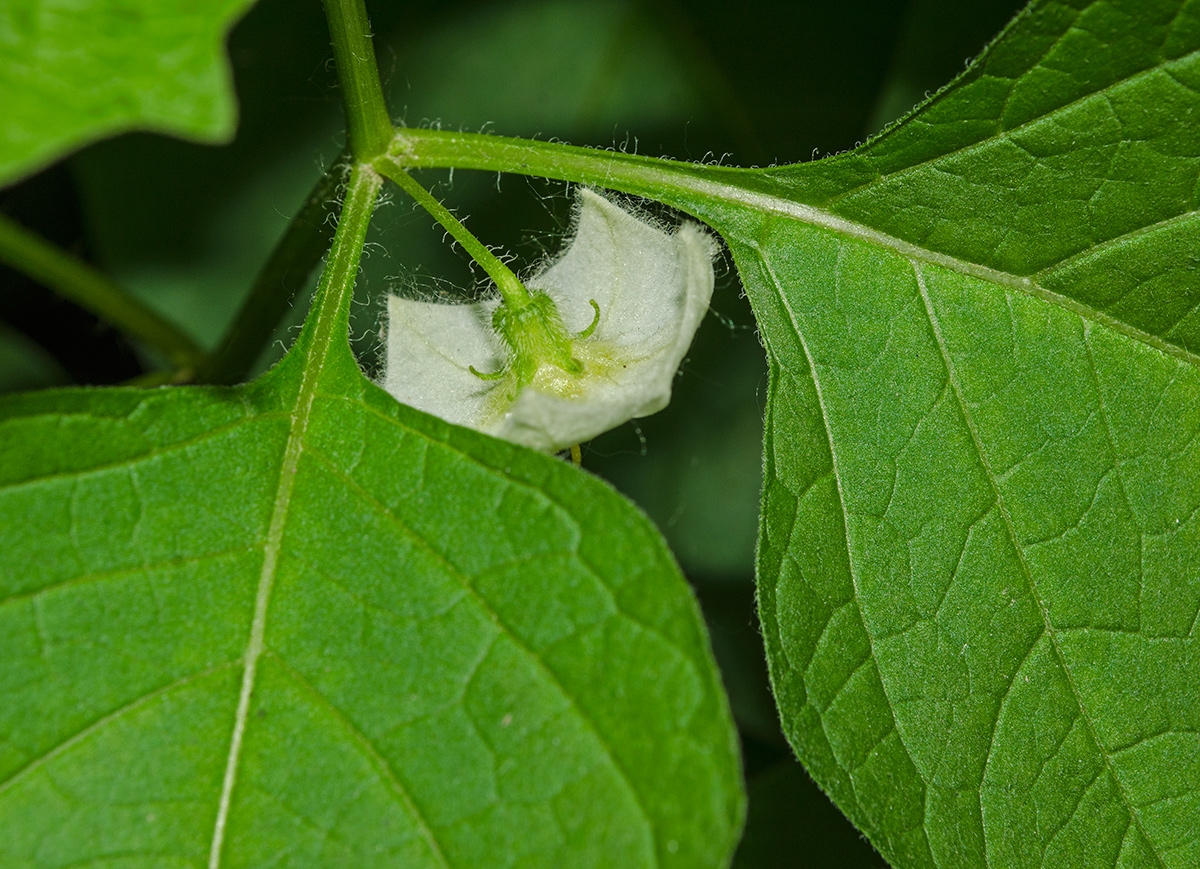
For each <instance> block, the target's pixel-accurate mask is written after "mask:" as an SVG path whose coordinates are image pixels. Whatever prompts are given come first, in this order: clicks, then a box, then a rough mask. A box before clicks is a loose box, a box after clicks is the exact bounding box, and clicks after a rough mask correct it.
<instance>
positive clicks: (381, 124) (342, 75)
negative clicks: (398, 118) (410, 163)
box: [323, 0, 392, 162]
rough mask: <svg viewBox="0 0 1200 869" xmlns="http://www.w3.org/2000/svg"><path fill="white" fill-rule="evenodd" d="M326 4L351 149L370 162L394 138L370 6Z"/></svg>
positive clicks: (339, 0) (356, 1)
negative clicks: (373, 35) (372, 38)
mask: <svg viewBox="0 0 1200 869" xmlns="http://www.w3.org/2000/svg"><path fill="white" fill-rule="evenodd" d="M323 5H324V6H325V18H326V19H327V20H328V22H329V35H330V37H331V39H332V42H333V56H334V58H335V59H336V61H337V72H338V80H339V81H340V82H341V84H342V101H343V103H344V104H345V107H346V126H347V127H348V128H349V136H350V151H351V153H352V154H353V155H354V158H355V159H356V160H360V161H363V162H366V161H369V160H372V159H374V158H375V157H377V156H379V155H380V154H382V153H384V151H386V150H387V146H388V142H389V141H390V140H391V138H392V122H391V120H390V119H389V117H388V112H387V106H386V105H385V104H384V101H383V89H382V88H381V87H380V84H379V68H378V66H376V63H375V48H374V46H373V45H372V44H371V25H370V22H369V21H367V10H366V8H365V7H364V6H363V0H323Z"/></svg>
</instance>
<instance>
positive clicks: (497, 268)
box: [375, 158, 532, 310]
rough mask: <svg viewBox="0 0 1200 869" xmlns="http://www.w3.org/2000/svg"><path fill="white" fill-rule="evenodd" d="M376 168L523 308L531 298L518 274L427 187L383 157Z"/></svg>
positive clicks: (511, 301)
mask: <svg viewBox="0 0 1200 869" xmlns="http://www.w3.org/2000/svg"><path fill="white" fill-rule="evenodd" d="M375 162H376V169H377V170H378V171H379V173H380V174H381V175H383V176H384V177H385V178H387V179H389V180H391V181H394V182H395V183H396V185H397V186H399V187H400V188H401V189H402V190H403V191H404V192H405V193H407V194H408V195H409V196H411V197H412V198H413V199H415V200H416V201H417V204H418V205H420V206H421V207H422V208H424V209H425V210H426V211H428V212H429V214H430V215H431V216H432V217H433V219H434V220H436V221H437V222H438V223H440V224H441V225H442V226H443V227H444V228H445V230H446V232H448V233H450V235H451V237H452V238H453V239H454V240H455V241H457V242H458V243H459V244H461V245H462V246H463V250H465V251H466V252H467V253H468V254H470V256H471V259H473V260H475V262H477V263H479V265H480V266H482V267H483V270H484V271H485V272H487V275H488V277H490V278H491V279H492V280H493V281H495V283H496V288H497V289H499V290H500V296H501V298H503V299H504V304H505V305H507V306H509V307H510V308H512V309H513V310H519V309H521V308H524V307H525V306H526V305H528V304H529V302H530V301H531V298H532V297H531V296H530V295H529V290H527V289H526V288H525V285H524V284H523V283H521V280H520V278H518V277H517V276H516V275H515V274H513V271H512V269H510V268H509V267H508V266H506V265H505V264H504V263H503V262H501V261H500V258H499V257H497V256H496V255H495V254H494V253H492V252H491V250H490V249H489V248H488V247H487V245H485V244H484V243H483V242H481V241H480V240H479V239H477V238H476V237H475V236H474V235H473V234H472V233H471V231H470V230H469V229H467V228H466V227H465V226H463V224H462V222H461V221H459V219H458V218H457V217H455V216H454V215H453V214H451V213H450V211H449V210H448V209H447V208H446V206H444V205H442V203H440V202H438V201H437V199H435V198H434V197H433V196H432V195H431V194H430V193H429V191H428V190H426V189H425V188H424V187H422V186H421V185H420V184H418V183H417V181H416V179H414V178H413V177H412V176H411V175H409V174H408V173H407V172H406V171H404V168H403V167H401V166H399V165H398V164H397V163H396V162H395V161H393V160H390V159H387V158H384V159H381V160H376V161H375Z"/></svg>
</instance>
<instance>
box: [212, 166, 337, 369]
mask: <svg viewBox="0 0 1200 869" xmlns="http://www.w3.org/2000/svg"><path fill="white" fill-rule="evenodd" d="M345 177H346V164H345V155H343V156H342V157H339V158H338V159H337V160H335V161H334V163H333V165H332V166H330V167H329V169H327V170H326V171H325V174H324V175H322V176H321V178H320V180H319V181H317V184H316V186H315V187H314V188H313V189H312V192H311V193H309V194H308V198H307V199H306V200H305V202H304V204H303V205H302V206H300V210H299V211H298V212H297V213H296V216H295V217H294V218H292V221H291V223H289V224H288V228H287V230H286V231H285V232H284V234H283V237H282V238H281V239H280V240H279V242H278V243H277V244H276V245H275V249H274V250H273V251H271V256H270V258H269V259H268V260H267V262H266V263H265V264H264V265H263V267H262V270H261V271H259V273H258V276H257V277H256V278H255V280H254V286H253V287H252V288H251V289H250V294H249V295H248V296H247V297H246V300H245V301H244V302H243V303H242V307H241V309H240V310H239V311H238V313H237V316H236V317H235V318H234V320H233V324H232V325H231V326H230V327H229V329H228V330H227V331H226V332H225V337H224V338H223V339H222V341H221V345H220V346H219V347H218V348H217V349H216V350H215V351H214V352H213V354H212V355H211V356H210V357H209V358H208V359H206V360H205V361H204V362H203V363H202V364H201V365H200V366H199V368H198V369H197V371H196V377H195V380H196V381H197V382H200V383H222V384H231V383H237V382H238V381H240V380H242V379H244V378H245V377H246V375H247V373H249V370H250V367H251V366H252V365H253V364H254V361H255V360H256V359H257V358H258V356H259V354H260V353H261V352H262V348H263V347H264V346H265V345H266V343H267V342H268V341H269V340H270V339H271V335H272V333H273V332H274V331H275V328H276V327H277V326H278V325H279V321H280V320H282V319H283V316H284V315H285V314H286V313H287V311H288V309H289V307H290V306H291V304H292V301H293V300H294V299H295V297H296V294H297V293H298V292H299V291H300V288H301V287H303V286H304V284H305V282H306V281H307V280H308V276H309V275H310V274H311V273H312V270H313V269H314V268H316V266H317V263H319V262H320V261H321V256H322V255H323V254H324V253H325V251H326V250H328V249H329V244H330V242H331V241H332V240H333V231H334V227H333V222H332V221H331V220H327V219H326V218H327V217H328V215H329V204H330V202H332V201H333V200H334V199H335V198H336V197H337V194H338V185H339V184H341V183H342V181H343V180H344V179H345Z"/></svg>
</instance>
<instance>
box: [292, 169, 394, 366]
mask: <svg viewBox="0 0 1200 869" xmlns="http://www.w3.org/2000/svg"><path fill="white" fill-rule="evenodd" d="M382 186H383V179H382V178H380V177H379V174H378V173H377V172H376V171H375V170H374V169H373V168H372V167H371V166H370V165H369V164H366V163H356V164H354V166H353V167H352V168H351V170H350V180H349V182H348V183H347V186H346V198H345V199H344V200H343V202H342V213H341V214H340V215H338V223H337V232H336V233H335V234H334V237H333V246H332V247H331V248H330V249H329V257H328V258H327V259H326V260H325V269H324V270H323V271H322V272H321V281H320V283H319V284H318V285H317V295H316V298H315V299H314V301H313V311H312V312H311V313H310V314H309V317H308V322H306V323H305V328H304V333H302V334H301V337H300V340H299V341H297V344H307V347H306V348H305V350H304V352H306V353H307V355H308V358H309V363H310V365H311V364H316V365H321V364H324V361H325V359H326V357H327V356H328V353H329V349H330V347H331V346H333V341H334V340H335V338H336V337H337V336H341V341H342V344H343V345H344V346H345V348H346V352H347V353H349V352H350V345H349V343H348V340H347V335H348V334H349V330H350V299H351V296H353V294H354V281H355V278H357V277H358V266H359V263H360V261H361V260H362V252H363V242H364V241H365V239H366V237H367V226H368V225H369V224H370V222H371V214H372V213H373V212H374V210H375V200H376V198H377V197H378V195H379V188H380V187H382Z"/></svg>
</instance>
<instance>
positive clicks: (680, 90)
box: [0, 0, 1020, 867]
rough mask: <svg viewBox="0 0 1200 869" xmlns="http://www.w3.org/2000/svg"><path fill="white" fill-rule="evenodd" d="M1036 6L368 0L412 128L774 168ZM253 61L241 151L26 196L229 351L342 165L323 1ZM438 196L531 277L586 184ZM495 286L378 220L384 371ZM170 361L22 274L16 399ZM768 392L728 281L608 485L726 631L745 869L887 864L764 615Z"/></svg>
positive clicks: (264, 39)
mask: <svg viewBox="0 0 1200 869" xmlns="http://www.w3.org/2000/svg"><path fill="white" fill-rule="evenodd" d="M1019 5H1020V4H1018V3H1017V2H1016V0H975V2H972V0H910V2H898V0H841V2H836V3H831V2H829V0H803V2H797V0H791V2H765V0H742V2H739V3H736V4H730V3H729V2H727V0H700V2H684V0H674V2H672V0H661V2H652V0H505V2H499V0H493V2H479V0H475V2H469V0H459V2H447V0H437V2H432V0H428V2H410V3H395V2H391V3H389V2H371V0H368V11H369V12H370V14H371V17H372V23H373V25H374V28H375V32H376V36H377V39H376V47H377V54H378V59H379V64H380V68H381V70H382V72H383V75H384V79H385V93H386V95H387V97H388V100H389V103H390V108H391V111H392V113H393V115H394V116H396V117H398V118H400V119H402V120H403V121H404V122H405V123H407V124H410V125H413V126H429V125H434V126H441V127H443V128H447V129H464V130H471V131H480V130H485V129H486V130H489V131H493V132H496V133H501V134H504V135H515V136H533V137H539V138H553V139H557V140H563V141H567V142H571V143H573V144H581V145H595V146H599V147H608V148H618V149H622V150H628V151H636V152H638V153H641V154H647V155H653V156H659V155H661V156H668V157H673V158H678V159H687V160H703V161H719V162H722V163H725V164H729V165H746V166H749V165H759V166H762V165H769V164H776V163H790V162H800V161H806V160H810V159H813V158H814V157H816V156H820V155H827V154H832V153H836V152H839V151H843V150H847V149H850V148H853V147H854V146H855V145H856V144H857V143H859V142H861V141H863V140H864V139H866V138H867V137H868V136H870V135H872V134H874V133H876V132H878V131H879V130H880V129H881V128H883V127H884V126H885V125H886V124H888V123H890V122H892V121H894V120H896V119H897V118H899V117H901V116H903V115H904V114H905V113H906V112H908V111H909V110H910V109H911V108H912V107H913V106H914V105H915V104H916V103H918V102H920V101H921V100H922V99H923V98H924V97H925V96H926V95H927V94H928V93H931V92H933V91H935V90H937V89H938V88H939V87H941V86H942V85H944V84H945V83H947V82H948V81H950V80H951V79H952V78H953V77H954V76H955V75H957V74H958V73H959V72H961V71H962V69H963V67H964V66H965V63H966V62H967V61H968V60H969V59H970V58H972V57H974V56H975V55H977V54H978V53H979V52H980V51H981V50H982V49H983V47H984V46H985V45H986V44H987V42H988V41H989V40H990V39H991V38H993V37H994V36H995V34H996V33H997V32H998V31H999V30H1000V28H1002V27H1003V26H1004V24H1006V23H1007V21H1008V20H1009V19H1010V18H1011V17H1012V16H1013V14H1014V13H1015V12H1016V10H1017V8H1018V7H1019ZM229 50H230V57H231V59H232V62H233V66H234V71H235V79H236V84H237V89H238V97H239V102H240V105H241V122H240V125H239V132H238V136H237V139H236V140H235V141H234V142H233V144H231V145H229V146H227V147H223V148H212V147H203V146H198V145H191V144H187V143H184V142H179V141H176V140H172V139H166V138H162V137H158V136H152V135H147V134H131V135H126V136H122V137H119V138H117V139H113V140H110V141H107V142H102V143H100V144H97V145H95V146H92V147H90V148H88V149H86V150H85V151H83V152H81V153H79V154H77V155H75V156H74V157H73V158H71V159H69V160H67V161H66V162H64V163H61V164H59V165H56V166H54V167H51V168H50V169H48V170H46V171H45V172H42V173H41V174H39V175H37V176H35V177H33V178H31V179H29V180H27V181H25V182H23V183H22V184H20V185H17V186H15V187H11V188H8V189H6V190H2V191H0V211H3V212H4V213H6V214H9V215H10V216H12V217H14V218H16V219H18V220H20V221H21V222H23V223H24V224H25V225H27V226H29V227H31V228H33V229H35V230H37V231H38V232H40V233H42V234H43V235H45V236H46V237H48V238H49V239H51V240H53V241H55V242H56V243H58V244H60V245H62V246H63V247H65V248H67V249H69V250H71V251H73V252H74V253H76V254H78V255H81V256H83V257H84V258H86V259H88V260H90V261H92V262H93V263H95V264H96V265H97V266H98V267H100V268H102V269H104V270H105V271H107V272H108V273H109V274H111V275H113V276H114V277H115V278H116V279H117V280H118V281H119V282H120V283H121V284H122V285H123V286H126V287H128V288H129V289H130V290H131V291H132V292H134V293H136V294H137V295H138V296H139V297H141V298H143V299H145V300H146V301H147V302H148V303H149V304H151V305H153V306H154V307H155V308H157V309H159V310H160V311H162V312H163V313H165V314H166V315H167V316H169V317H171V318H172V319H173V320H175V321H176V322H178V323H179V324H180V325H182V326H183V327H184V328H185V329H187V330H188V331H189V332H191V333H192V334H193V335H195V337H196V338H197V339H198V340H199V341H200V342H201V343H202V344H204V345H206V346H210V347H211V346H213V345H215V343H216V342H217V341H218V340H219V338H220V336H221V334H222V331H223V329H224V327H225V325H226V324H227V323H228V322H229V320H230V319H231V317H232V316H233V314H234V312H235V311H236V309H237V305H238V303H239V302H240V300H241V298H242V297H243V296H244V294H245V292H246V291H247V289H248V287H249V285H250V283H251V281H252V280H253V278H254V274H255V272H256V270H257V269H258V267H259V266H260V265H261V264H262V262H263V260H264V259H265V257H266V256H267V254H268V252H269V251H270V249H271V246H272V245H273V244H274V242H275V240H276V239H277V238H278V237H279V235H280V234H281V233H282V232H283V229H284V228H285V226H286V225H287V221H288V219H289V217H290V216H291V215H292V214H293V213H294V212H295V210H296V209H297V208H298V207H299V205H300V203H301V201H302V200H303V198H304V196H305V194H306V193H307V191H308V190H309V188H310V187H311V186H312V185H313V183H314V182H315V181H316V179H317V177H318V176H319V175H320V173H321V171H322V170H323V169H324V167H325V166H327V165H328V163H329V162H330V161H331V160H333V159H334V158H335V157H336V156H337V154H338V153H339V151H340V149H341V144H342V134H341V130H342V124H343V122H342V118H341V110H340V106H339V103H338V93H337V87H336V76H335V72H334V70H333V67H332V61H331V59H330V58H331V51H330V50H329V47H328V33H327V31H326V29H325V25H324V20H323V18H322V16H321V9H320V4H319V3H317V2H316V0H305V2H296V0H262V2H260V3H259V4H258V5H257V6H256V7H255V8H254V9H252V10H251V11H250V13H249V14H248V15H247V16H246V17H245V19H244V20H243V21H242V22H241V23H240V24H239V25H238V26H237V27H236V28H235V29H234V30H233V32H232V33H231V35H230V39H229ZM421 180H422V181H423V182H425V183H426V184H428V185H430V186H432V187H434V188H435V192H436V193H437V194H438V195H439V197H441V198H443V199H444V200H445V201H446V203H447V204H448V205H449V206H451V207H452V208H454V209H456V210H457V211H458V213H459V214H460V216H469V223H470V226H471V229H472V230H473V231H474V232H475V233H476V234H477V235H478V236H480V237H481V238H482V239H483V241H485V242H486V243H488V244H490V245H492V246H493V247H499V248H501V249H503V250H505V251H507V252H509V253H511V254H512V255H513V256H514V257H515V264H516V266H517V267H518V269H519V270H520V269H521V268H529V267H530V266H533V265H536V263H537V262H538V261H539V260H540V259H541V258H542V257H544V256H545V254H546V252H547V251H550V250H553V249H555V248H556V247H557V245H558V244H559V242H560V240H561V237H562V234H563V231H564V230H565V229H566V228H567V226H566V224H567V221H568V220H569V214H570V207H571V196H570V192H569V190H568V189H567V187H566V186H565V185H562V184H558V183H550V182H545V181H540V180H529V179H525V178H521V177H517V176H504V177H501V176H497V175H495V174H490V173H468V172H457V173H447V172H438V173H435V172H427V173H422V175H421ZM314 280H315V279H314ZM477 280H478V275H477V274H476V273H475V272H473V271H472V269H471V267H470V265H469V263H468V262H467V261H466V259H465V258H464V257H463V256H462V255H461V253H460V252H459V251H458V250H457V249H453V248H451V247H449V246H447V245H446V244H444V243H443V241H442V233H441V231H440V230H438V229H435V228H434V227H433V225H432V222H431V221H430V220H429V219H428V218H427V217H426V216H425V215H424V214H422V213H419V212H416V211H414V209H413V207H412V206H411V204H410V203H408V202H407V201H405V200H404V199H403V197H402V196H401V195H399V194H394V195H393V196H392V201H391V203H390V204H389V205H387V206H385V207H384V208H383V209H381V210H380V212H378V213H377V216H376V219H375V221H374V225H373V230H372V234H371V237H370V239H369V246H368V249H367V259H366V261H365V263H364V272H363V277H362V280H360V282H359V287H358V291H357V298H358V305H357V307H356V310H355V314H354V318H353V323H352V337H353V339H354V343H355V346H356V349H357V350H358V352H359V356H360V360H361V361H362V364H363V367H364V369H366V370H367V371H368V373H370V372H372V371H373V370H375V369H376V367H377V364H378V363H377V352H378V348H379V344H380V341H379V312H380V311H381V309H382V306H383V299H384V298H385V297H386V295H387V293H389V292H412V291H417V292H422V293H428V292H430V291H437V292H443V293H447V294H454V293H462V292H469V291H470V288H472V287H473V286H475V285H476V283H477ZM456 288H462V289H456ZM310 291H311V287H310ZM307 301H308V300H307V297H303V298H300V299H298V300H297V302H296V305H295V307H294V309H293V311H292V314H291V316H290V317H289V321H288V322H287V323H284V324H282V325H281V327H280V329H279V331H278V334H277V340H276V341H274V342H273V343H272V345H271V346H270V347H269V348H267V350H266V351H265V352H264V354H263V357H262V358H261V359H260V361H259V365H258V370H262V369H264V368H265V367H266V366H267V365H269V364H270V363H271V362H272V361H274V360H275V359H277V358H278V357H279V356H280V355H281V354H282V351H283V349H284V347H285V346H286V344H287V343H288V342H289V341H290V335H291V334H293V332H294V329H295V327H296V325H297V324H298V323H299V322H300V319H301V318H302V316H303V313H304V311H305V309H306V307H307ZM159 363H160V360H157V359H155V358H154V356H153V354H150V353H147V352H146V351H145V350H144V348H140V347H138V346H135V345H133V344H131V343H130V342H128V341H126V340H125V339H124V338H123V337H122V336H121V335H120V334H119V333H117V332H116V331H114V330H113V329H111V328H108V327H106V326H104V325H103V324H101V323H98V322H97V321H96V319H95V318H94V317H92V316H91V315H89V314H87V313H86V312H84V311H82V310H80V309H78V308H77V307H75V306H74V305H72V304H70V303H67V302H63V301H61V300H58V299H56V298H55V297H54V296H53V295H51V294H50V293H49V292H47V291H46V290H44V289H42V288H40V287H38V286H36V285H34V284H32V283H31V282H29V281H28V280H27V279H25V278H24V277H23V276H21V275H18V274H15V273H13V272H11V271H8V270H4V269H2V268H0V391H11V390H17V389H31V388H40V387H46V386H54V385H63V384H71V383H80V384H110V383H120V382H122V381H125V380H128V379H130V378H133V377H136V376H138V375H139V374H141V373H143V372H145V371H147V370H152V369H153V368H154V367H155V366H157V365H158V364H159ZM765 387H766V365H765V361H764V359H763V353H762V349H761V347H760V345H759V343H758V341H757V338H756V336H755V334H754V326H753V320H752V318H751V315H750V311H749V307H748V305H747V304H746V302H745V300H744V299H743V298H742V297H741V288H740V286H739V284H738V282H737V277H736V275H735V274H734V273H733V271H732V266H731V264H730V263H729V261H728V259H727V258H726V259H725V260H724V261H723V262H722V263H721V264H719V266H718V280H717V290H716V293H715V294H714V297H713V304H712V312H711V316H709V317H708V318H707V319H706V321H705V323H704V325H703V326H702V328H701V330H700V333H699V335H698V337H697V340H696V344H695V346H694V347H693V349H692V352H691V354H690V356H689V359H688V360H687V361H686V363H685V365H684V368H683V372H682V374H681V376H680V377H679V379H678V380H677V382H676V394H675V399H674V401H673V402H672V404H671V406H670V407H669V408H668V409H667V410H665V411H663V412H662V413H660V414H658V415H657V416H654V417H651V418H649V419H645V420H641V421H639V422H637V423H636V424H634V423H630V424H627V425H625V426H623V427H621V428H620V429H618V430H616V431H614V432H610V433H609V434H607V435H604V436H601V437H599V438H597V439H596V440H595V441H593V442H592V443H590V444H586V445H584V460H583V461H584V466H585V467H586V468H587V469H589V470H590V471H592V472H594V473H597V474H599V475H601V476H603V477H605V478H607V479H609V480H610V481H612V482H613V484H614V485H616V486H617V487H618V488H620V489H621V490H622V491H624V492H625V493H626V494H628V495H629V496H630V497H631V498H633V499H634V500H635V501H636V502H637V503H638V504H640V505H641V506H642V507H643V509H645V510H646V511H647V512H648V513H649V514H650V516H651V517H652V518H653V519H654V520H655V522H656V523H657V524H658V526H659V527H660V528H661V529H662V530H663V533H664V534H665V535H666V537H667V539H668V541H669V542H670V544H671V546H672V548H673V549H674V551H675V553H676V556H677V557H678V559H679V561H680V563H681V565H682V566H683V568H684V571H685V573H686V574H687V575H688V577H689V579H690V580H691V581H692V583H693V585H694V586H695V588H696V591H697V593H698V595H699V597H700V600H701V603H702V605H703V607H704V611H705V615H706V617H707V619H708V621H709V626H710V628H711V631H712V638H713V646H714V649H715V651H716V654H717V657H718V660H719V662H720V664H721V667H722V672H723V674H724V676H725V681H726V686H727V688H728V690H729V694H730V699H731V703H732V705H733V710H734V715H735V717H736V719H737V722H738V726H739V728H740V731H741V734H742V740H743V748H744V755H745V765H746V774H747V778H748V781H749V787H750V814H749V820H748V824H747V832H746V837H745V839H744V841H743V843H742V847H741V849H740V850H739V852H738V858H737V860H736V862H735V865H736V866H739V867H752V866H753V867H766V866H809V865H811V866H823V867H841V866H845V867H851V866H853V867H867V866H876V865H883V864H882V861H881V860H880V858H879V857H878V856H877V855H876V854H875V853H874V851H873V850H872V849H871V848H870V846H868V845H867V844H866V843H865V842H864V841H863V840H862V839H861V838H860V837H859V835H858V833H857V831H855V830H854V829H853V828H852V827H851V826H850V825H849V823H848V822H846V821H845V820H844V819H843V818H842V817H841V815H840V814H839V813H838V812H837V811H836V809H834V808H833V806H832V805H831V804H830V803H829V802H828V800H827V799H825V797H824V796H823V795H822V794H821V793H820V791H819V790H818V789H817V788H816V787H815V785H813V784H812V782H811V781H810V780H809V779H808V777H807V775H806V774H805V773H804V772H803V770H802V769H801V768H800V767H799V766H798V764H796V763H795V761H794V760H793V759H792V755H791V752H790V750H789V749H788V747H787V744H786V742H785V741H784V739H783V737H782V735H781V734H780V731H779V725H778V721H777V718H776V714H775V710H774V706H773V704H772V702H771V698H770V693H769V689H768V687H767V677H766V669H765V665H764V662H763V655H762V645H761V639H760V636H759V633H758V629H757V627H756V625H755V623H754V613H753V563H754V544H755V536H756V533H757V518H758V498H759V489H760V484H761V470H762V458H761V443H760V442H761V435H762V411H763V395H764V393H765Z"/></svg>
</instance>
